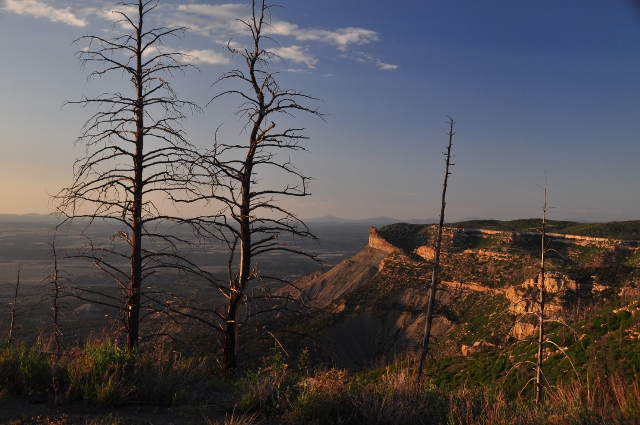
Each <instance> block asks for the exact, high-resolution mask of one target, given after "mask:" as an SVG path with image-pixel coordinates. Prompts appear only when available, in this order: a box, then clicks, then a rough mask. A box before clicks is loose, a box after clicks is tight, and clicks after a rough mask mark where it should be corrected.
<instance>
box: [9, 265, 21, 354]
mask: <svg viewBox="0 0 640 425" xmlns="http://www.w3.org/2000/svg"><path fill="white" fill-rule="evenodd" d="M11 286H12V289H13V297H12V298H11V302H10V303H9V305H10V306H11V321H10V322H9V337H8V338H7V343H8V344H9V345H11V343H12V342H13V333H14V331H15V329H16V326H17V324H16V318H17V317H18V316H20V314H22V312H21V311H20V308H19V307H18V305H19V304H20V266H18V277H17V278H16V284H15V285H11Z"/></svg>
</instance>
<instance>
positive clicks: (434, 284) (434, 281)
mask: <svg viewBox="0 0 640 425" xmlns="http://www.w3.org/2000/svg"><path fill="white" fill-rule="evenodd" d="M454 124H455V122H454V121H453V118H451V117H449V144H448V145H447V151H446V152H445V154H444V155H445V157H446V165H445V169H444V183H443V184H442V204H441V208H440V223H439V224H438V236H437V239H436V249H435V255H434V258H433V272H432V274H431V286H430V287H429V303H428V304H427V315H426V319H425V329H424V337H423V339H422V350H421V352H420V362H419V363H418V372H417V373H418V379H422V371H423V368H424V362H425V360H426V359H427V355H428V354H429V343H430V342H431V324H432V322H433V315H434V314H433V311H434V307H435V303H436V291H437V290H438V267H440V245H441V243H442V228H443V227H444V208H445V206H446V204H447V203H446V201H445V197H446V194H447V181H448V179H449V175H451V173H450V172H449V167H450V166H451V165H455V164H452V163H451V145H452V143H453V135H454V134H455V133H454V132H453V125H454Z"/></svg>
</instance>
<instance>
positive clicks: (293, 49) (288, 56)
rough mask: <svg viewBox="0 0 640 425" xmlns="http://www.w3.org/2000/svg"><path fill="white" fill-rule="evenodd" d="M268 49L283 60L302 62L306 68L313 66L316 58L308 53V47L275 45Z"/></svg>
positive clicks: (316, 60) (316, 61)
mask: <svg viewBox="0 0 640 425" xmlns="http://www.w3.org/2000/svg"><path fill="white" fill-rule="evenodd" d="M269 51H271V52H273V53H274V54H276V55H278V56H280V57H281V58H282V59H283V60H284V61H291V62H295V63H303V64H305V65H307V67H308V68H315V65H316V63H318V59H316V58H315V57H313V55H311V54H310V53H309V49H306V48H304V47H300V46H290V47H276V48H274V49H270V50H269Z"/></svg>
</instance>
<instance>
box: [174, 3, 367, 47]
mask: <svg viewBox="0 0 640 425" xmlns="http://www.w3.org/2000/svg"><path fill="white" fill-rule="evenodd" d="M250 17H251V9H250V8H249V7H247V6H246V5H242V4H231V3H228V4H221V5H207V4H188V5H180V6H178V7H177V8H175V12H174V13H173V16H172V17H171V18H170V20H168V22H169V21H170V22H171V23H172V25H183V26H187V27H190V28H191V29H192V30H193V31H195V32H197V33H199V34H201V35H206V36H216V35H217V36H220V35H221V33H223V32H224V33H227V34H226V35H227V38H230V37H231V36H232V35H247V34H249V31H248V29H247V27H246V26H245V25H244V24H243V23H242V22H240V21H239V20H245V21H246V20H248V19H249V18H250ZM264 34H265V35H280V36H284V37H294V38H295V39H296V40H298V41H319V42H321V43H325V44H330V45H333V46H335V47H337V48H338V49H339V50H343V51H344V50H346V48H347V47H348V46H349V45H362V44H368V43H371V42H372V41H378V40H379V34H378V33H377V32H375V31H372V30H368V29H365V28H356V27H348V28H338V29H336V30H326V29H317V28H300V27H299V26H298V25H296V24H292V23H290V22H286V21H280V20H273V21H271V22H270V26H269V27H268V28H265V31H264Z"/></svg>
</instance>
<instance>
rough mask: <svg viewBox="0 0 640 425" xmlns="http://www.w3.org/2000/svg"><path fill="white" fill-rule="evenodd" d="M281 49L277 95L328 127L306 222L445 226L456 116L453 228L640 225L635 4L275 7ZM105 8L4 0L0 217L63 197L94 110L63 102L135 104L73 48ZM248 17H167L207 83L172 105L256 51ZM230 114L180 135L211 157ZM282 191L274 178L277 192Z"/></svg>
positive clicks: (225, 107)
mask: <svg viewBox="0 0 640 425" xmlns="http://www.w3.org/2000/svg"><path fill="white" fill-rule="evenodd" d="M278 3H279V4H280V5H281V6H283V7H282V8H278V9H276V10H275V11H274V15H273V19H274V21H273V22H274V31H273V34H272V35H273V38H274V39H276V40H277V41H278V43H279V45H278V46H272V47H273V48H275V49H278V53H279V54H280V55H281V56H282V57H283V58H284V59H285V62H283V63H277V64H274V69H275V70H277V71H279V72H280V74H279V81H280V84H281V85H282V86H286V87H291V88H296V89H299V90H301V91H303V92H305V93H308V94H311V95H313V96H316V97H319V98H321V99H322V102H321V103H320V104H319V106H320V110H321V112H324V113H326V114H327V116H326V121H327V122H326V123H325V122H322V121H321V120H318V119H315V118H313V117H310V116H298V117H297V118H296V120H295V121H294V123H295V125H296V126H304V127H306V129H307V130H306V134H307V135H308V136H310V137H311V139H310V140H309V141H308V142H306V144H305V146H306V147H307V148H308V150H309V152H308V153H305V154H302V155H299V156H296V157H294V158H293V159H294V161H295V163H296V164H297V165H298V168H300V169H301V170H302V171H303V172H304V173H305V174H307V175H310V176H313V177H314V178H315V180H314V181H313V182H312V184H311V192H312V194H313V195H312V196H310V197H307V198H304V199H294V200H283V201H282V204H283V206H286V207H288V208H290V209H291V210H293V211H294V212H297V213H298V214H299V215H300V216H301V217H303V218H310V217H318V216H323V215H325V214H333V215H336V216H340V217H345V218H366V217H374V216H382V215H385V216H391V217H395V218H399V219H412V218H433V217H437V215H438V213H439V201H440V190H441V185H442V177H443V171H444V157H443V155H442V151H443V150H444V147H445V144H446V141H447V135H446V133H447V130H448V126H447V115H450V116H451V117H453V118H454V119H455V121H456V123H457V124H456V126H455V132H456V134H455V136H454V146H453V152H454V154H455V155H456V158H455V161H454V162H455V164H456V165H455V167H453V169H452V173H453V174H452V175H451V178H450V186H449V191H448V203H447V211H446V218H447V219H448V220H451V221H453V220H459V219H464V218H467V217H479V218H496V219H515V218H523V217H535V216H539V215H540V214H541V206H542V191H541V189H540V187H539V185H543V184H544V181H545V170H546V173H547V186H548V195H549V204H550V205H551V206H553V207H554V210H553V213H552V215H551V218H554V219H578V220H590V221H605V220H630V219H640V184H638V183H640V167H639V166H638V163H639V162H640V161H639V159H640V7H639V6H638V2H635V1H631V0H611V1H591V0H577V1H571V0H563V1H542V0H540V1H512V0H508V1H507V0H505V1H497V0H496V1H490V0H486V1H456V0H447V1H444V0H443V1H429V0H393V1H391V0H304V1H300V0H297V1H294V0H281V1H279V2H278ZM114 6H115V2H109V1H102V0H84V1H79V0H49V1H45V0H22V1H19V0H0V55H1V56H0V76H1V77H2V78H0V213H29V212H37V213H47V212H49V211H50V207H49V205H48V202H49V195H48V194H54V193H57V192H58V191H59V190H60V189H61V188H62V187H64V186H67V185H69V183H70V182H71V177H72V167H73V161H74V160H75V158H77V157H82V156H83V155H84V149H83V148H82V147H80V146H76V147H75V148H74V145H73V142H74V140H75V139H76V138H77V136H78V135H79V133H80V129H81V127H82V124H83V123H84V121H85V120H86V119H88V118H89V116H90V115H89V111H84V110H82V109H81V108H78V107H76V106H72V105H67V106H65V107H61V106H62V104H63V103H64V102H65V101H73V100H77V99H79V98H80V97H81V96H82V95H88V96H90V95H97V94H100V93H102V92H103V91H118V90H127V89H128V86H127V83H126V82H123V81H121V79H120V78H119V77H118V78H106V79H103V80H102V81H95V82H91V83H87V82H86V81H85V80H86V76H87V74H88V72H87V71H88V70H85V71H84V72H83V71H82V70H81V69H80V66H79V64H78V62H77V60H76V58H75V56H74V53H75V52H76V51H77V50H79V49H80V48H82V47H84V45H82V44H81V43H77V44H72V41H73V40H74V39H76V38H78V37H81V36H83V35H86V34H89V33H101V32H102V31H105V30H109V29H110V28H111V27H110V24H109V22H110V20H111V19H112V17H110V16H109V15H107V14H105V13H104V11H105V10H107V9H110V8H114ZM247 10H248V9H247V2H246V1H245V2H232V1H226V2H216V1H189V0H184V1H181V2H180V1H161V2H160V8H159V9H158V11H157V14H155V18H156V19H157V20H158V22H161V23H163V24H167V25H186V26H189V27H191V31H190V32H189V33H187V35H186V36H185V38H184V40H181V41H180V40H178V41H176V42H175V44H174V45H172V46H171V47H174V48H179V49H182V50H183V51H186V52H190V53H191V54H193V55H194V57H196V58H197V60H196V62H197V63H196V64H197V66H198V67H199V68H200V70H201V72H200V73H195V72H194V73H190V74H188V75H187V76H186V77H180V76H178V77H176V79H175V81H174V87H175V88H176V90H177V91H178V93H179V95H180V96H181V97H182V98H184V99H187V100H191V101H194V102H196V103H198V104H202V105H204V104H206V103H207V102H208V101H209V100H210V99H211V98H212V97H213V96H214V95H215V94H216V88H215V87H214V88H210V85H211V83H213V82H214V81H215V80H216V79H217V78H218V77H219V76H220V75H221V73H222V72H224V71H227V70H230V69H232V68H234V67H236V66H239V65H240V64H239V63H238V62H235V61H234V59H233V58H231V57H230V55H229V54H228V53H227V52H226V50H225V48H224V44H225V43H226V41H228V40H229V39H233V40H234V42H237V43H239V44H242V43H244V42H246V37H245V35H244V34H243V33H242V32H239V31H238V27H237V24H236V21H235V19H236V18H238V17H242V16H244V15H245V14H246V12H247ZM235 106H236V104H235V102H234V101H232V100H231V99H227V100H224V101H219V102H214V103H213V104H211V105H210V106H208V107H207V108H205V110H204V113H203V114H200V115H197V116H194V117H192V118H190V119H189V120H188V121H187V122H186V123H185V130H186V132H187V138H188V139H189V140H191V141H192V142H193V143H195V144H197V145H200V146H207V145H209V144H211V142H212V134H213V131H214V130H215V128H216V127H217V126H218V125H220V124H222V125H223V126H222V130H221V135H222V136H224V137H226V138H228V139H231V138H234V137H238V133H239V131H238V129H237V122H236V119H235V118H234V117H233V116H232V114H233V112H234V110H235V109H234V108H235ZM271 177H272V176H269V175H265V176H264V178H265V180H267V181H268V179H269V178H271Z"/></svg>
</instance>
